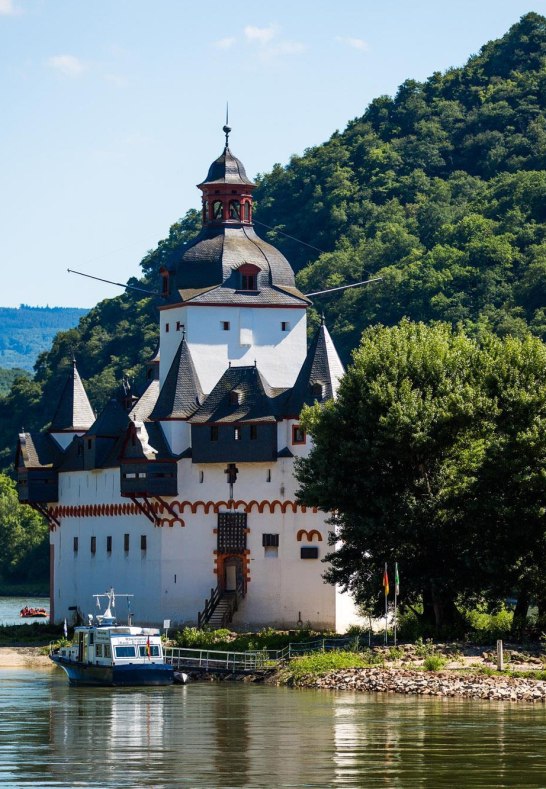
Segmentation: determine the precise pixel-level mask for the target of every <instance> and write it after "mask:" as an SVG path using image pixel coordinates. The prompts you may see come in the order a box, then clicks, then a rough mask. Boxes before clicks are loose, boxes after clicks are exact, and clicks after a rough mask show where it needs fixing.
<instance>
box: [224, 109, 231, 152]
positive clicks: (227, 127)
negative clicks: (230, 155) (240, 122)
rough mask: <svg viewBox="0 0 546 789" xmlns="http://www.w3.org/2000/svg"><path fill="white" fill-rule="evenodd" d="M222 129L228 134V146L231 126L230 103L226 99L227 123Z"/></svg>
mask: <svg viewBox="0 0 546 789" xmlns="http://www.w3.org/2000/svg"><path fill="white" fill-rule="evenodd" d="M222 131H223V132H224V134H225V135H226V148H227V147H228V145H229V133H230V131H231V128H230V126H229V104H228V102H227V101H226V125H225V126H223V127H222Z"/></svg>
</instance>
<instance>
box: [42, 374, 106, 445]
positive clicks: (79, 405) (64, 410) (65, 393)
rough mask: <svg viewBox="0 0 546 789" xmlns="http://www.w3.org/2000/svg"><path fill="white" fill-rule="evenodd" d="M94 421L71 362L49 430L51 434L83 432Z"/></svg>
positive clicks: (80, 382) (78, 377) (80, 381)
mask: <svg viewBox="0 0 546 789" xmlns="http://www.w3.org/2000/svg"><path fill="white" fill-rule="evenodd" d="M94 421H95V414H94V413H93V409H92V408H91V403H90V402H89V400H88V399H87V394H86V392H85V389H84V386H83V383H82V379H81V378H80V375H79V373H78V370H77V369H76V362H75V361H73V362H72V369H71V370H70V372H69V374H68V376H67V378H66V381H65V384H64V387H63V390H62V392H61V396H60V398H59V404H58V405H57V410H56V411H55V414H54V416H53V420H52V422H51V425H50V427H49V430H50V432H51V433H61V432H63V431H67V432H69V431H85V430H87V429H88V428H89V427H90V426H91V425H92V424H93V422H94Z"/></svg>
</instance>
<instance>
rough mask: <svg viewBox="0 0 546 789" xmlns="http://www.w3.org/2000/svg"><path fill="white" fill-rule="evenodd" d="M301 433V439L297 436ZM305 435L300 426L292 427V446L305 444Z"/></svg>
mask: <svg viewBox="0 0 546 789" xmlns="http://www.w3.org/2000/svg"><path fill="white" fill-rule="evenodd" d="M299 433H301V437H299V436H298V434H299ZM306 443H307V434H306V432H305V430H304V429H303V427H302V426H301V425H292V444H306Z"/></svg>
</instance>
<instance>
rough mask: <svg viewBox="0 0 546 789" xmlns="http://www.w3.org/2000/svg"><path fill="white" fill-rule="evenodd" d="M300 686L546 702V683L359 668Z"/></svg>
mask: <svg viewBox="0 0 546 789" xmlns="http://www.w3.org/2000/svg"><path fill="white" fill-rule="evenodd" d="M297 685H298V687H307V688H321V689H325V690H345V691H361V692H367V693H378V692H382V693H402V694H404V695H417V696H443V697H451V698H453V697H458V698H465V699H486V700H490V701H523V702H528V703H529V702H531V703H534V702H542V703H544V702H546V681H544V680H538V679H528V678H522V677H504V676H486V675H484V676H481V675H478V674H473V675H471V676H469V675H464V674H459V673H455V672H453V673H452V672H446V671H441V672H425V671H411V670H407V669H384V668H358V669H343V670H337V671H330V672H328V673H327V674H323V675H321V676H316V675H315V676H312V675H309V676H307V677H303V678H301V679H300V680H298V682H297Z"/></svg>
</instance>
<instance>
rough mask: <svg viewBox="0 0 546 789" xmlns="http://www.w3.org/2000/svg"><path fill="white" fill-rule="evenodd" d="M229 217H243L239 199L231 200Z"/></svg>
mask: <svg viewBox="0 0 546 789" xmlns="http://www.w3.org/2000/svg"><path fill="white" fill-rule="evenodd" d="M229 218H230V219H240V218H241V204H240V202H239V201H238V200H230V201H229Z"/></svg>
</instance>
